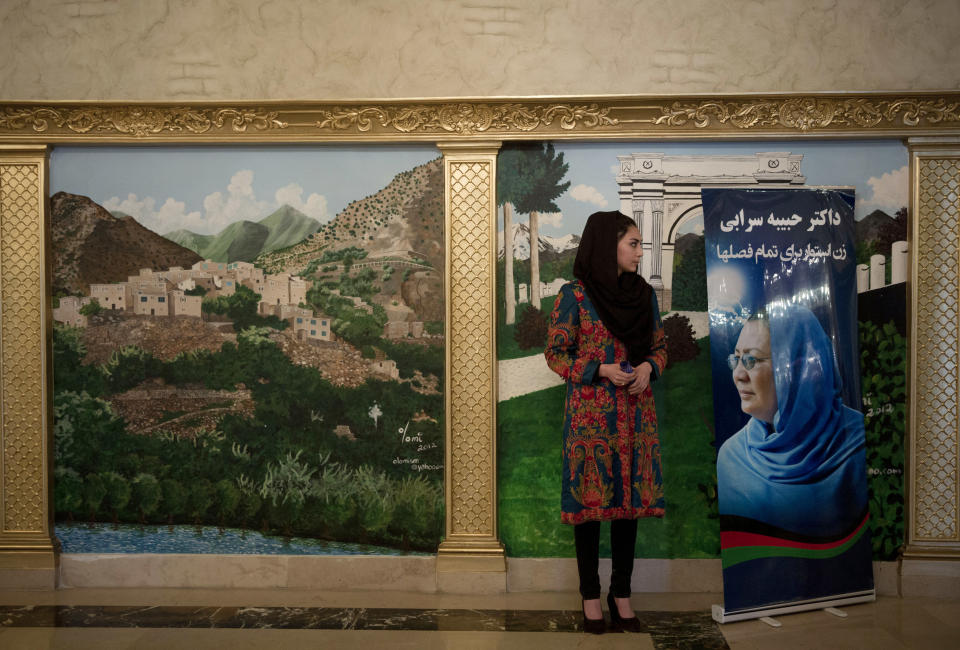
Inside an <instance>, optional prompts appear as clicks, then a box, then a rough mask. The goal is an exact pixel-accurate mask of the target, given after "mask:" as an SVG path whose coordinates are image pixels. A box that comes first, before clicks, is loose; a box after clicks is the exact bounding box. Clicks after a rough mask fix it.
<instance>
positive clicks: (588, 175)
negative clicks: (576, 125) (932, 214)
mask: <svg viewBox="0 0 960 650" xmlns="http://www.w3.org/2000/svg"><path fill="white" fill-rule="evenodd" d="M554 146H555V148H556V150H557V151H558V152H563V156H564V162H567V163H569V164H570V169H569V171H568V172H567V177H566V180H568V181H570V189H568V190H567V192H565V193H564V194H563V195H562V196H561V197H560V198H558V199H557V202H556V203H557V206H558V207H559V208H560V212H559V213H556V214H551V215H543V216H541V218H540V232H541V234H544V235H549V236H554V237H555V236H559V235H564V234H567V233H577V234H579V233H580V231H581V230H582V229H583V225H584V224H585V223H586V221H587V217H588V216H589V215H590V214H591V213H593V212H596V211H598V210H616V209H618V208H619V207H620V203H619V199H618V198H617V184H616V181H615V177H616V174H617V171H618V170H619V163H618V161H617V156H618V155H626V154H630V153H636V152H658V153H664V154H667V155H683V154H686V155H689V154H715V155H721V154H738V155H752V154H754V153H756V152H758V151H789V152H790V153H794V154H797V153H799V154H803V162H802V163H801V165H800V171H801V173H802V174H803V175H804V176H806V178H807V185H843V186H854V187H856V191H857V206H856V218H857V219H860V218H862V217H864V216H866V215H867V214H869V213H870V212H873V211H874V210H876V209H880V210H883V211H884V212H886V213H887V214H889V215H891V216H892V215H893V214H894V212H896V211H897V210H898V209H899V208H901V207H903V206H905V205H906V204H907V201H908V195H909V184H908V177H907V163H908V160H907V149H906V147H904V146H903V145H902V144H901V143H899V142H897V141H893V140H889V141H886V140H885V141H858V142H797V141H770V142H716V143H702V142H701V143H692V142H691V143H657V142H652V143H650V142H637V143H622V142H615V143H564V142H560V143H556V144H555V145H554ZM525 219H526V217H525V216H524V215H518V216H516V217H515V220H518V221H523V220H525ZM689 225H690V227H691V229H692V228H697V227H699V229H700V230H701V231H702V228H703V224H702V223H699V224H697V225H694V224H693V223H691V224H689ZM501 228H502V226H501ZM683 230H687V229H684V228H682V229H681V231H683Z"/></svg>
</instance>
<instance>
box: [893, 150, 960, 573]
mask: <svg viewBox="0 0 960 650" xmlns="http://www.w3.org/2000/svg"><path fill="white" fill-rule="evenodd" d="M910 154H911V155H910V166H911V179H912V184H913V187H912V188H911V190H912V191H911V216H912V218H913V231H912V241H911V250H912V251H913V253H912V258H913V260H912V264H913V269H912V283H911V284H912V287H911V302H912V307H913V309H912V314H911V324H912V327H911V329H912V332H911V333H912V336H911V354H910V375H911V378H912V381H911V382H910V391H911V394H910V406H911V408H910V427H909V431H910V436H909V440H908V448H909V450H910V453H909V461H910V465H909V473H908V477H907V478H908V480H907V489H908V495H909V499H908V503H909V509H908V522H909V523H908V526H907V552H906V556H907V557H909V558H912V559H921V558H922V559H948V558H957V557H960V428H958V416H960V268H958V266H960V265H958V260H960V198H958V195H960V139H957V138H949V139H941V140H939V141H938V140H933V139H930V140H927V141H924V140H923V139H917V140H911V141H910Z"/></svg>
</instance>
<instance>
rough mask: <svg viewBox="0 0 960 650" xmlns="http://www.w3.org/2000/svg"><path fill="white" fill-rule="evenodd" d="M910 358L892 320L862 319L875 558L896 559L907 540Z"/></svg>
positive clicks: (862, 354) (861, 359) (861, 329)
mask: <svg viewBox="0 0 960 650" xmlns="http://www.w3.org/2000/svg"><path fill="white" fill-rule="evenodd" d="M906 357H907V341H906V339H905V338H904V337H903V336H901V335H900V334H899V332H897V328H896V327H895V326H894V324H893V323H892V322H888V323H885V324H883V325H879V326H878V325H876V324H874V323H872V322H869V321H860V381H861V383H862V390H863V409H864V416H865V420H866V435H867V474H868V477H869V486H870V522H871V523H870V534H871V537H872V540H873V557H874V559H875V560H894V559H896V557H897V555H898V552H899V550H900V547H901V546H902V545H903V541H904V531H903V522H904V517H905V512H904V501H903V439H904V425H905V422H906V385H907V383H906V367H905V366H906Z"/></svg>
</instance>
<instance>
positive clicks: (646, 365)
mask: <svg viewBox="0 0 960 650" xmlns="http://www.w3.org/2000/svg"><path fill="white" fill-rule="evenodd" d="M652 372H653V366H651V365H650V362H649V361H644V362H642V363H641V364H640V365H639V366H638V367H637V368H636V369H635V370H634V374H635V375H636V377H637V378H636V380H635V381H634V382H633V383H632V384H630V386H628V387H627V392H628V393H630V394H631V395H639V394H640V393H642V392H643V391H645V390H647V386H649V385H650V373H652Z"/></svg>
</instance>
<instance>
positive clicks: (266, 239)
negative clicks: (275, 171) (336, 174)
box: [164, 205, 320, 262]
mask: <svg viewBox="0 0 960 650" xmlns="http://www.w3.org/2000/svg"><path fill="white" fill-rule="evenodd" d="M319 228H320V222H319V221H317V220H316V219H311V218H310V217H308V216H307V215H305V214H303V213H302V212H300V211H299V210H297V209H296V208H292V207H290V206H289V205H283V206H281V207H280V209H278V210H277V211H276V212H274V213H273V214H271V215H270V216H269V217H267V218H266V219H263V220H261V221H259V222H256V223H254V222H253V221H237V222H234V223H232V224H230V225H229V226H227V227H226V228H224V229H223V230H221V231H220V232H219V233H217V234H216V235H198V234H197V233H195V232H191V231H190V230H185V229H181V230H174V231H172V232H168V233H167V234H165V235H164V237H165V238H167V239H169V240H170V241H172V242H175V243H177V244H180V245H181V246H183V247H184V248H189V249H190V250H192V251H194V252H195V253H197V254H198V255H201V256H202V257H203V258H205V259H209V260H213V261H214V262H237V261H240V262H252V261H253V260H254V259H256V257H257V255H260V254H261V253H268V252H270V251H275V250H278V249H281V248H286V247H287V246H293V245H294V244H296V243H299V242H301V241H303V240H304V239H306V238H307V237H309V236H310V235H311V234H313V233H315V232H316V231H317V229H319Z"/></svg>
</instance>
